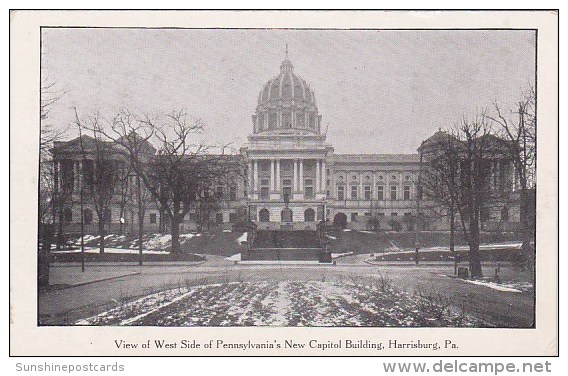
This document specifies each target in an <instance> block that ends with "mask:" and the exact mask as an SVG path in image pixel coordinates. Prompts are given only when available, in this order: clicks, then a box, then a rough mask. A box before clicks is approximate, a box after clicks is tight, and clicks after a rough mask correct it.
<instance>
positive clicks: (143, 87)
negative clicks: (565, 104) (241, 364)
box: [10, 11, 558, 356]
mask: <svg viewBox="0 0 568 376" xmlns="http://www.w3.org/2000/svg"><path fill="white" fill-rule="evenodd" d="M557 21H558V13H556V12H545V11H499V12H497V11H495V12H492V11H442V12H428V11H420V12H418V11H416V12H414V11H413V12H411V11H396V12H387V11H359V12H344V11H294V12H291V11H270V12H267V11H246V12H233V11H13V12H12V13H11V25H10V32H11V40H10V42H11V50H10V58H11V60H10V68H11V73H10V74H11V99H10V105H11V118H10V136H11V137H10V145H11V152H10V156H11V161H12V164H11V173H10V185H11V218H10V224H11V244H10V282H11V283H10V295H11V296H10V314H11V317H10V345H11V350H10V352H11V355H34V356H54V355H64V356H93V355H103V356H148V355H163V356H194V355H215V356H227V355H317V356H332V355H333V356H336V355H345V356H475V355H481V356H516V355H533V356H542V355H546V356H554V355H557V353H558V227H557V225H558V190H557V188H558V186H557V182H558V147H557V146H558V54H557V48H558V28H557V25H558V24H557ZM537 120H538V121H537ZM537 124H538V127H537ZM537 146H538V148H537ZM537 150H538V156H537ZM537 181H538V184H537Z"/></svg>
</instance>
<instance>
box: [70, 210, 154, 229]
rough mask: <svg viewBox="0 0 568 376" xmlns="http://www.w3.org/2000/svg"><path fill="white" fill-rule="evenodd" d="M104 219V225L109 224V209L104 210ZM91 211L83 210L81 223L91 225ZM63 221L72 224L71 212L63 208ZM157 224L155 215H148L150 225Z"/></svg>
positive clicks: (92, 216)
mask: <svg viewBox="0 0 568 376" xmlns="http://www.w3.org/2000/svg"><path fill="white" fill-rule="evenodd" d="M103 217H104V221H105V222H106V223H110V220H111V210H110V209H106V210H105V215H104V216H103ZM93 218H94V215H93V211H92V210H91V209H84V210H83V223H84V224H86V225H90V224H91V223H93ZM63 221H65V222H67V223H71V222H73V210H71V209H70V208H65V209H63ZM156 223H157V215H156V213H150V224H156Z"/></svg>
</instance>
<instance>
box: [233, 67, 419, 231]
mask: <svg viewBox="0 0 568 376" xmlns="http://www.w3.org/2000/svg"><path fill="white" fill-rule="evenodd" d="M252 122H253V133H252V134H251V135H250V136H249V137H248V143H247V144H245V145H243V147H242V151H243V154H244V155H245V156H246V159H247V162H248V166H249V168H248V171H249V174H250V176H249V178H248V179H249V181H250V182H251V184H250V189H251V192H250V194H249V195H248V200H247V204H248V207H249V210H250V213H251V219H252V220H253V221H255V222H260V223H263V222H274V223H281V222H302V223H305V222H314V221H321V220H324V219H327V220H332V221H335V222H336V223H337V222H339V223H350V222H363V218H364V217H365V216H371V215H375V214H376V215H379V216H382V215H384V216H404V215H412V214H415V211H416V194H417V189H416V182H417V178H418V171H419V167H420V165H419V162H420V160H419V155H418V154H407V155H401V154H335V153H334V149H333V146H332V145H331V144H329V143H327V142H326V135H325V133H324V132H323V131H322V115H320V114H319V112H318V107H317V102H316V96H315V93H314V90H313V89H312V87H311V86H310V85H309V84H308V83H307V82H306V81H305V80H304V79H303V78H301V77H300V76H298V75H296V74H295V72H294V66H293V64H292V62H291V61H290V60H289V59H288V58H286V59H285V60H284V61H283V62H282V64H281V65H280V74H278V75H277V76H276V77H274V78H272V79H270V80H269V81H268V82H267V83H266V84H265V85H264V87H263V88H262V90H261V91H260V93H259V95H258V105H257V107H256V110H255V113H254V115H253V116H252Z"/></svg>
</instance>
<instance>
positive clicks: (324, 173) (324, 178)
mask: <svg viewBox="0 0 568 376" xmlns="http://www.w3.org/2000/svg"><path fill="white" fill-rule="evenodd" d="M321 191H322V192H323V193H326V192H327V171H326V169H325V159H322V160H321Z"/></svg>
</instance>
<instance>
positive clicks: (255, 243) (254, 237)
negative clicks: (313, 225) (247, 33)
mask: <svg viewBox="0 0 568 376" xmlns="http://www.w3.org/2000/svg"><path fill="white" fill-rule="evenodd" d="M322 226H324V225H322ZM322 226H318V229H317V230H315V231H314V230H257V229H256V228H253V229H251V230H252V231H249V236H248V247H247V250H246V252H244V253H243V254H242V258H241V259H242V260H243V261H317V262H320V263H330V262H331V254H330V253H329V252H328V251H327V249H326V242H325V234H324V231H325V229H324V228H323V227H322Z"/></svg>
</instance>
